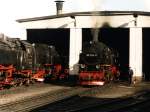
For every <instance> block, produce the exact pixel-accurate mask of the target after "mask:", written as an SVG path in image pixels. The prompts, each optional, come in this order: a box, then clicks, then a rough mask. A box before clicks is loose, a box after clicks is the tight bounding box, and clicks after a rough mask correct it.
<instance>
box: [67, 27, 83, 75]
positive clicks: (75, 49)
mask: <svg viewBox="0 0 150 112" xmlns="http://www.w3.org/2000/svg"><path fill="white" fill-rule="evenodd" d="M81 50H82V29H81V28H71V29H70V52H69V56H70V57H69V73H70V75H77V74H78V71H79V67H78V61H79V54H80V52H81Z"/></svg>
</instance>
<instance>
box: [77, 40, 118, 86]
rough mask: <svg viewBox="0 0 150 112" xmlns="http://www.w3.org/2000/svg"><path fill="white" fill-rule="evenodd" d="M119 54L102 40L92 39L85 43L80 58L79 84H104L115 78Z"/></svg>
mask: <svg viewBox="0 0 150 112" xmlns="http://www.w3.org/2000/svg"><path fill="white" fill-rule="evenodd" d="M116 64H117V55H116V54H115V52H114V50H113V49H112V48H110V47H108V46H107V45H106V44H104V43H102V42H98V41H97V42H95V41H91V42H90V43H85V44H84V45H83V49H82V53H80V59H79V84H80V85H103V84H104V83H106V82H109V81H111V80H114V79H115V78H116V76H117V75H119V71H118V69H117V66H116Z"/></svg>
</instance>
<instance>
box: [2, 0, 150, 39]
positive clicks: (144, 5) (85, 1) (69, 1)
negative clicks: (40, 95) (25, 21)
mask: <svg viewBox="0 0 150 112" xmlns="http://www.w3.org/2000/svg"><path fill="white" fill-rule="evenodd" d="M54 1H55V0H0V14H1V17H0V32H2V33H5V34H6V35H8V36H11V37H20V34H21V33H22V29H20V27H19V24H18V23H16V22H15V20H16V19H21V18H29V17H37V16H47V15H54V14H55V13H56V8H55V3H54ZM149 1H150V0H65V3H64V10H63V11H64V12H65V13H67V12H79V11H91V10H129V11H131V10H132V11H133V10H138V11H150V8H149V7H150V2H149Z"/></svg>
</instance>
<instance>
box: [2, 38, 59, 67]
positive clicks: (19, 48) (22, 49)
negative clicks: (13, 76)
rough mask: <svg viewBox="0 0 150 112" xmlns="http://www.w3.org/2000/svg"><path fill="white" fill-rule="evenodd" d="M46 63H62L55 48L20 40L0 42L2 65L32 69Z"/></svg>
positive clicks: (10, 39) (11, 39)
mask: <svg viewBox="0 0 150 112" xmlns="http://www.w3.org/2000/svg"><path fill="white" fill-rule="evenodd" d="M46 63H53V64H55V63H60V57H59V54H58V53H57V51H56V49H55V47H54V46H49V45H47V44H39V43H36V44H35V43H29V42H27V41H24V40H20V39H18V38H15V39H14V38H7V39H6V40H0V64H2V65H10V64H13V65H14V66H16V68H17V69H31V68H33V67H35V66H38V65H40V64H46Z"/></svg>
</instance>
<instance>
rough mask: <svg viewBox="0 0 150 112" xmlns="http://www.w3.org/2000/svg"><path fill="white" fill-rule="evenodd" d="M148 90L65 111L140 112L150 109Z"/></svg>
mask: <svg viewBox="0 0 150 112" xmlns="http://www.w3.org/2000/svg"><path fill="white" fill-rule="evenodd" d="M149 93H150V91H148V92H142V93H140V94H137V95H134V96H131V97H124V98H120V99H114V100H110V101H106V102H103V103H99V104H95V105H88V106H87V107H81V108H78V109H73V110H70V111H67V112H141V111H143V109H146V111H148V110H150V109H149V106H150V95H149Z"/></svg>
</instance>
